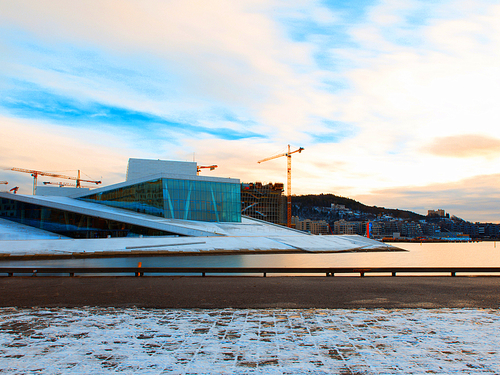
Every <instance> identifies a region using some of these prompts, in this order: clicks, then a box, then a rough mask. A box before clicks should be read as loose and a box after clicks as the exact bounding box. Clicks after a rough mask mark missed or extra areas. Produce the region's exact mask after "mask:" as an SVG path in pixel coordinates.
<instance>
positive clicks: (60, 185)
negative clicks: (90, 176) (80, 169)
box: [43, 181, 89, 188]
mask: <svg viewBox="0 0 500 375" xmlns="http://www.w3.org/2000/svg"><path fill="white" fill-rule="evenodd" d="M43 184H44V185H57V186H59V187H63V186H72V187H75V184H73V183H71V182H52V181H44V182H43ZM80 187H81V188H86V187H89V186H83V185H80Z"/></svg>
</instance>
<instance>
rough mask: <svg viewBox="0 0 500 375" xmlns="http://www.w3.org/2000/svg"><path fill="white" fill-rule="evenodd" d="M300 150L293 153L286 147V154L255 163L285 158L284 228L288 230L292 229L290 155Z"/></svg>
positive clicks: (299, 151)
mask: <svg viewBox="0 0 500 375" xmlns="http://www.w3.org/2000/svg"><path fill="white" fill-rule="evenodd" d="M302 150H304V148H303V147H299V148H298V149H297V150H295V151H290V145H288V152H285V153H283V154H279V155H274V156H271V157H269V158H265V159H262V160H259V161H258V162H257V163H259V164H260V163H262V162H264V161H268V160H272V159H276V158H280V157H282V156H286V158H287V168H286V177H287V183H286V207H287V209H286V226H287V227H288V228H291V227H292V154H295V153H296V152H298V153H301V152H302Z"/></svg>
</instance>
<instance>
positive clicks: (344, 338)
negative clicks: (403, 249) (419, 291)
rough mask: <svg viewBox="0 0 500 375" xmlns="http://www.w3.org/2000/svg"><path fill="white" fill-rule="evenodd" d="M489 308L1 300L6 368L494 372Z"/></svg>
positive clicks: (0, 342) (496, 319) (497, 322)
mask: <svg viewBox="0 0 500 375" xmlns="http://www.w3.org/2000/svg"><path fill="white" fill-rule="evenodd" d="M499 331H500V313H499V311H498V310H492V309H438V310H434V309H403V310H398V309H390V310H386V309H371V310H364V309H348V310H344V309H333V310H332V309H260V310H256V309H244V310H241V309H215V310H196V309H195V310H183V309H136V308H126V309H114V308H89V307H87V308H77V309H65V308H53V309H38V308H37V309H17V308H2V309H0V373H2V374H25V373H43V374H61V373H71V374H90V373H94V374H107V373H113V374H115V373H124V374H186V375H187V374H283V375H285V374H289V375H291V374H342V375H346V374H358V375H359V374H498V373H500V350H499V348H500V337H499V335H498V334H497V333H498V332H499Z"/></svg>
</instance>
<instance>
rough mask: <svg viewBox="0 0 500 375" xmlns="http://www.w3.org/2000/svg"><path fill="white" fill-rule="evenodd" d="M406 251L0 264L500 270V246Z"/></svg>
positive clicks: (419, 246)
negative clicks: (467, 268) (486, 268)
mask: <svg viewBox="0 0 500 375" xmlns="http://www.w3.org/2000/svg"><path fill="white" fill-rule="evenodd" d="M393 245H394V246H397V247H399V248H402V249H405V250H408V251H405V252H372V253H328V254H311V253H297V254H231V255H230V254H225V255H195V256H193V255H178V256H163V257H158V256H156V257H122V258H96V259H52V260H37V261H32V260H30V261H0V266H30V267H31V266H33V267H44V266H45V267H57V266H64V267H136V266H137V264H138V262H141V263H142V267H363V268H370V267H500V243H499V244H498V247H497V244H496V242H472V243H423V244H420V243H395V244H393Z"/></svg>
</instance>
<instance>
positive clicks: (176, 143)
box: [0, 0, 500, 222]
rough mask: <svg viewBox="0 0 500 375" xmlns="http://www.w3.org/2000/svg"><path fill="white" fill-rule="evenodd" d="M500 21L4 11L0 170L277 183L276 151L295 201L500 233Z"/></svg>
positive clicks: (486, 14)
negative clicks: (150, 170) (193, 166)
mask: <svg viewBox="0 0 500 375" xmlns="http://www.w3.org/2000/svg"><path fill="white" fill-rule="evenodd" d="M499 21H500V4H499V3H498V2H492V1H356V2H352V1H258V0H257V1H244V0H242V1H237V2H235V1H226V0H217V1H213V2H203V1H189V0H186V1H169V2H166V1H161V0H142V1H139V0H122V1H119V2H117V1H114V0H101V1H85V2H69V1H63V0H51V1H50V2H39V1H28V0H26V1H24V0H19V1H3V2H1V3H0V54H1V55H2V59H1V60H0V129H1V134H2V137H1V150H2V152H1V162H0V166H2V167H4V168H6V167H21V168H29V169H39V170H44V171H59V172H61V171H65V172H66V173H73V172H72V171H76V170H77V169H81V170H82V171H83V172H84V173H85V174H86V175H87V176H89V177H92V178H95V179H100V178H102V180H103V181H104V183H105V184H112V183H116V182H119V181H121V180H123V179H124V176H125V172H126V163H127V160H128V158H129V157H139V158H155V159H167V160H188V161H192V160H196V161H197V162H198V163H199V164H200V165H211V164H217V165H218V166H219V167H218V168H217V169H216V170H215V171H212V172H204V173H207V174H208V173H210V174H213V175H217V176H224V177H234V178H240V179H241V180H242V181H245V182H250V181H262V182H279V181H281V182H285V181H286V160H285V159H284V158H283V159H282V160H281V159H276V160H273V161H269V162H266V163H262V164H257V161H258V160H260V159H263V158H265V157H268V156H272V155H275V154H278V153H281V152H284V151H285V150H286V147H287V144H290V145H291V146H292V148H298V147H304V148H305V151H304V152H303V153H301V154H295V155H294V157H293V161H292V190H293V193H295V194H307V193H333V194H337V195H342V196H348V197H351V198H354V199H358V200H360V201H362V202H363V203H366V204H370V205H377V206H386V207H391V208H401V209H409V210H414V211H417V212H419V213H424V214H425V213H426V212H427V210H428V209H437V208H442V209H445V210H446V211H447V212H450V213H451V214H454V215H456V216H459V217H462V218H464V219H467V220H471V221H491V222H499V221H500V216H499V213H498V212H499V210H498V208H500V194H499V193H498V192H497V191H498V186H500V184H499V182H500V174H499V170H498V169H499V168H498V165H499V163H498V161H499V160H498V159H499V158H500V147H499V146H500V127H499V126H498V123H499V119H500V106H498V104H497V102H498V99H499V98H500V56H499V55H500V26H498V25H500V22H499ZM0 180H7V181H9V185H8V187H12V186H15V185H19V186H20V187H21V190H20V192H21V193H25V194H29V193H30V192H31V177H30V176H29V175H23V174H19V173H15V172H9V171H5V170H1V171H0Z"/></svg>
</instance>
